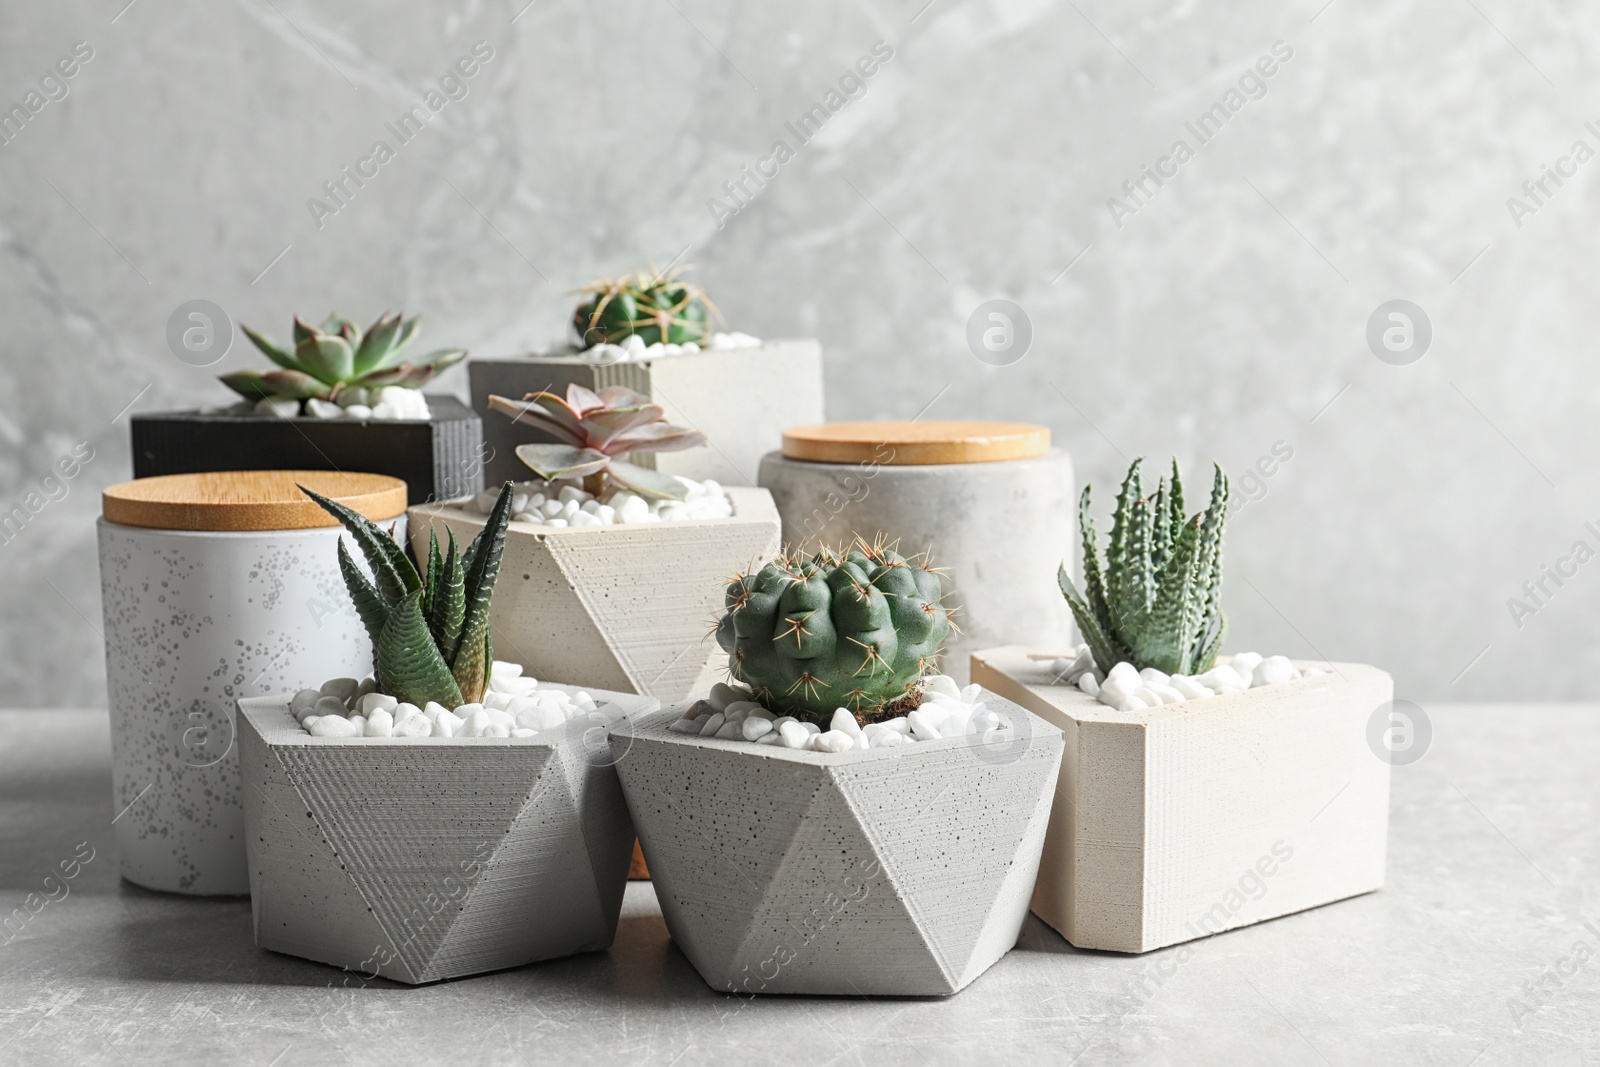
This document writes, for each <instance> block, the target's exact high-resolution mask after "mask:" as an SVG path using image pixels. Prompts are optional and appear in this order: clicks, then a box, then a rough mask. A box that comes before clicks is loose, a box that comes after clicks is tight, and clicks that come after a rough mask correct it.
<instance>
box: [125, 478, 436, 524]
mask: <svg viewBox="0 0 1600 1067" xmlns="http://www.w3.org/2000/svg"><path fill="white" fill-rule="evenodd" d="M297 483H298V484H299V485H303V486H305V487H306V488H307V489H310V490H312V491H313V492H317V493H321V494H322V495H323V496H325V497H329V498H331V499H333V500H337V501H338V502H339V503H341V504H343V505H344V506H345V507H347V508H351V509H352V510H355V511H358V512H360V513H361V514H363V515H365V516H366V517H367V518H369V519H371V520H373V521H374V522H381V521H384V520H387V519H392V518H395V517H396V516H398V515H399V514H401V513H402V512H404V511H405V510H406V483H405V482H403V481H401V480H400V479H399V478H391V477H389V476H388V475H386V474H356V473H350V472H346V471H216V472H212V473H207V474H165V475H162V476H161V477H159V478H136V479H135V480H133V481H131V482H123V483H122V484H121V485H113V486H112V487H111V488H109V489H107V490H106V491H105V492H104V493H103V494H101V497H100V504H101V509H102V512H103V514H104V515H105V517H106V519H107V521H109V522H116V523H121V524H122V525H123V526H143V527H146V528H149V529H154V530H217V531H235V532H243V531H253V530H308V529H312V528H313V527H318V526H337V525H339V523H338V520H336V519H335V518H334V517H333V516H332V515H329V514H328V513H327V512H326V511H323V510H322V508H321V507H320V506H318V504H317V503H316V501H314V500H312V499H311V498H310V497H308V496H306V495H305V494H304V493H302V492H301V491H300V490H299V489H297V488H295V486H296V484H297Z"/></svg>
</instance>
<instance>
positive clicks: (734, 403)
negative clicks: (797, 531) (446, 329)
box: [467, 341, 823, 485]
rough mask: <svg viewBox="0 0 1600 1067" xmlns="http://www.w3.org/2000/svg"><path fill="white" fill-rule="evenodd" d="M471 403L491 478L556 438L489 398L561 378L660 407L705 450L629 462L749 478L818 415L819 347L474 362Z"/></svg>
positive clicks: (519, 468)
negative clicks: (620, 389) (628, 393)
mask: <svg viewBox="0 0 1600 1067" xmlns="http://www.w3.org/2000/svg"><path fill="white" fill-rule="evenodd" d="M467 370H468V373H469V375H470V377H471V382H472V408H473V410H474V411H477V412H479V413H480V414H482V415H483V434H484V443H485V444H486V445H487V448H486V450H485V464H484V471H485V475H486V477H487V478H488V481H489V484H490V485H498V484H499V483H501V482H503V481H506V480H507V479H510V480H512V481H521V480H524V479H526V478H528V477H529V474H528V468H527V467H525V466H523V464H522V461H521V460H519V459H517V456H516V447H517V446H518V445H521V444H526V443H528V442H530V441H552V440H554V438H552V437H550V436H549V435H548V434H545V433H542V432H541V431H539V430H536V429H534V428H533V427H531V426H528V425H527V424H525V423H523V424H519V423H516V422H513V421H512V419H511V418H510V417H509V416H507V415H502V414H500V413H499V412H495V411H490V410H489V409H488V404H489V396H490V395H491V394H495V393H498V394H499V395H500V396H509V397H512V398H513V399H517V398H520V397H522V396H523V395H524V394H526V393H532V392H537V391H538V390H541V389H547V390H549V391H550V392H553V393H556V394H558V395H562V396H564V395H566V391H567V383H568V382H577V383H578V384H579V385H582V386H586V387H588V388H590V389H600V388H602V387H604V386H607V385H622V386H626V387H627V388H629V389H632V390H633V391H634V392H637V393H643V394H644V395H645V396H648V397H649V398H650V399H651V400H653V401H655V402H656V403H657V404H660V405H661V406H662V407H663V408H665V409H666V412H667V421H668V422H672V423H676V424H677V425H679V426H692V427H693V428H695V429H696V430H699V431H700V432H701V433H703V434H705V435H706V440H707V442H708V444H707V446H706V447H705V448H690V449H686V450H684V451H682V452H659V453H649V452H641V453H639V454H638V455H637V456H635V457H634V458H633V460H632V461H633V462H635V463H638V464H640V465H641V466H645V467H652V468H654V469H655V470H659V471H665V472H666V473H668V474H681V475H682V476H683V477H685V478H694V479H696V480H703V479H706V478H715V479H716V480H717V481H719V482H721V483H722V484H723V485H755V484H756V470H757V467H758V466H759V465H760V463H761V457H762V456H764V455H766V454H767V453H768V452H769V451H771V450H772V449H774V448H777V447H778V445H779V444H780V443H781V442H782V438H783V430H784V428H785V427H788V426H805V425H808V424H810V423H816V422H821V421H822V417H823V416H822V346H821V345H819V344H818V343H817V342H816V341H768V342H766V343H765V344H763V345H761V346H760V347H759V348H725V349H707V350H705V351H703V352H700V353H698V354H694V355H687V356H685V355H678V356H668V357H666V358H664V359H658V360H653V361H651V362H648V363H616V364H611V365H608V366H600V365H596V364H593V363H587V362H585V361H584V360H582V359H579V358H578V357H577V356H576V355H560V356H530V357H525V358H500V359H478V360H473V361H472V363H471V364H469V365H468V367H467Z"/></svg>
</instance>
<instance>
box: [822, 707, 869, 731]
mask: <svg viewBox="0 0 1600 1067" xmlns="http://www.w3.org/2000/svg"><path fill="white" fill-rule="evenodd" d="M828 726H829V728H830V729H834V730H838V731H840V732H842V733H847V734H849V735H850V736H851V737H860V736H861V727H860V725H858V724H857V723H856V717H855V716H854V715H852V714H850V712H849V711H847V710H845V709H844V708H835V709H834V712H833V718H832V720H830V721H829V723H828Z"/></svg>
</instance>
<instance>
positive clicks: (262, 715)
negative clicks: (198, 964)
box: [239, 686, 660, 984]
mask: <svg viewBox="0 0 1600 1067" xmlns="http://www.w3.org/2000/svg"><path fill="white" fill-rule="evenodd" d="M541 688H549V686H541ZM556 688H566V687H556ZM567 691H568V692H569V693H570V692H572V691H573V690H571V689H567ZM589 692H590V694H591V695H592V696H593V697H594V698H595V701H596V702H597V704H598V705H599V706H598V708H597V710H596V711H595V712H593V713H592V714H591V715H588V716H582V717H578V718H574V719H572V720H570V721H569V722H568V724H567V726H566V727H558V728H556V729H554V730H549V731H545V732H544V733H542V734H538V735H535V736H534V737H528V738H497V737H449V738H445V737H438V738H435V737H425V738H404V737H351V738H343V737H313V736H311V734H309V733H307V732H306V731H305V730H304V729H303V728H302V727H301V726H300V724H299V723H297V722H296V721H295V718H294V715H293V714H292V713H291V712H290V710H289V701H290V697H289V695H288V694H283V695H280V696H275V697H257V698H254V699H250V700H242V701H240V702H239V711H240V731H239V748H240V760H241V765H242V768H243V772H244V826H245V831H246V836H247V838H248V847H249V855H250V906H251V911H252V913H253V915H254V918H255V936H256V944H258V945H260V946H261V947H262V948H266V949H271V950H272V951H274V952H283V953H287V954H289V955H291V956H302V957H304V958H306V959H312V960H317V961H320V962H323V963H331V964H333V965H334V966H338V967H343V968H345V969H346V970H349V971H354V972H357V973H358V974H360V975H361V976H362V977H366V978H371V977H374V976H376V975H382V976H383V977H385V978H390V979H393V980H394V981H397V982H406V983H410V984H418V983H423V982H437V981H440V980H442V979H446V978H461V977H465V976H467V975H471V974H481V973H483V972H485V971H497V970H503V969H505V968H507V967H520V966H522V965H523V964H527V963H533V962H536V961H538V960H547V959H555V958H557V957H560V956H570V955H572V954H573V953H577V952H592V951H602V950H604V949H606V948H609V947H610V945H611V942H612V939H613V938H614V937H615V936H616V932H617V917H618V915H619V914H620V912H621V910H622V893H623V887H624V886H625V885H626V884H627V878H628V860H629V858H630V856H631V855H632V851H633V840H634V837H633V824H632V823H631V822H630V821H629V818H628V810H627V807H626V805H625V804H624V803H623V799H622V791H621V788H620V787H619V785H618V783H617V773H616V770H615V769H614V768H613V766H612V761H613V757H612V754H611V750H610V748H609V745H608V742H607V730H608V728H609V727H610V726H611V725H612V724H613V723H614V722H615V721H617V720H618V719H619V718H621V717H623V716H629V715H640V714H644V713H646V712H650V711H653V710H655V709H656V708H658V707H660V704H659V702H657V701H656V700H654V699H652V698H650V697H640V696H633V695H630V694H623V693H606V692H603V691H600V690H590V691H589Z"/></svg>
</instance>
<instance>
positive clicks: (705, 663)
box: [410, 470, 779, 701]
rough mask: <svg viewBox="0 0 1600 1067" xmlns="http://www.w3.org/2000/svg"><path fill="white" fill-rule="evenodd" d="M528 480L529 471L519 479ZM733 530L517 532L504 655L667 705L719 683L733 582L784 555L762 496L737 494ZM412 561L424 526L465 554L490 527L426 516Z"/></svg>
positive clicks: (435, 513) (500, 627) (521, 528)
mask: <svg viewBox="0 0 1600 1067" xmlns="http://www.w3.org/2000/svg"><path fill="white" fill-rule="evenodd" d="M526 475H527V471H526V470H524V472H523V476H524V477H525V476H526ZM726 492H727V494H728V498H729V500H730V501H731V502H732V503H733V515H732V517H730V518H726V519H704V520H691V521H683V522H660V523H650V524H643V525H617V526H580V527H566V528H561V527H555V526H543V525H536V524H532V523H525V522H512V523H511V525H510V527H509V528H508V530H507V532H506V547H505V556H504V557H503V559H502V561H501V564H500V581H499V583H498V585H497V586H496V587H495V596H494V607H493V609H492V613H491V615H490V624H491V626H492V627H493V634H494V647H495V652H496V654H497V655H499V656H502V657H503V658H505V659H509V660H513V661H515V662H517V663H521V664H522V665H523V666H524V667H526V668H527V669H528V673H529V674H531V675H533V676H534V677H536V678H550V679H553V680H559V681H562V682H571V683H573V684H581V685H585V686H595V687H598V688H601V689H611V690H616V691H619V692H633V693H643V694H646V695H649V696H654V697H658V698H660V699H661V700H663V701H674V700H683V699H685V698H686V697H689V696H691V695H698V694H702V693H705V692H707V691H708V690H710V688H711V686H712V684H713V683H715V682H717V681H719V680H721V678H722V677H723V674H724V671H723V668H724V666H725V665H726V662H727V656H726V655H724V654H723V652H722V650H721V649H720V648H718V647H717V642H716V641H715V640H714V639H713V638H712V637H711V636H710V628H711V623H712V620H713V619H715V617H716V615H717V614H718V613H719V612H721V611H722V610H723V591H724V590H725V589H726V588H727V583H728V579H729V578H730V577H731V576H732V575H733V574H734V572H735V571H737V570H740V569H741V568H743V567H747V566H749V564H750V561H751V560H755V559H761V558H764V557H767V556H770V555H772V554H773V553H774V552H776V551H777V549H778V538H779V532H778V531H779V522H778V511H777V508H775V507H774V506H773V503H772V497H771V495H769V494H768V493H767V491H766V490H765V489H749V488H741V487H737V486H730V487H728V489H727V490H726ZM410 515H411V519H410V521H411V522H412V523H414V524H415V526H414V528H413V529H412V538H411V543H412V550H413V551H414V552H417V553H419V554H420V558H424V559H425V558H427V549H428V527H429V526H430V524H431V525H435V526H437V527H438V532H439V538H440V540H441V541H442V540H443V539H444V528H445V527H446V526H448V527H450V528H451V529H453V530H454V531H455V534H456V540H457V541H458V542H460V543H461V544H463V545H465V544H467V543H469V542H470V541H471V540H472V538H474V537H476V536H477V535H478V531H479V530H481V529H482V528H483V524H484V522H485V521H486V516H483V515H480V514H478V513H477V512H476V511H472V510H469V509H468V508H465V507H462V506H459V505H441V506H435V505H419V506H417V507H416V508H413V509H412V511H411V513H410Z"/></svg>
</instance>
